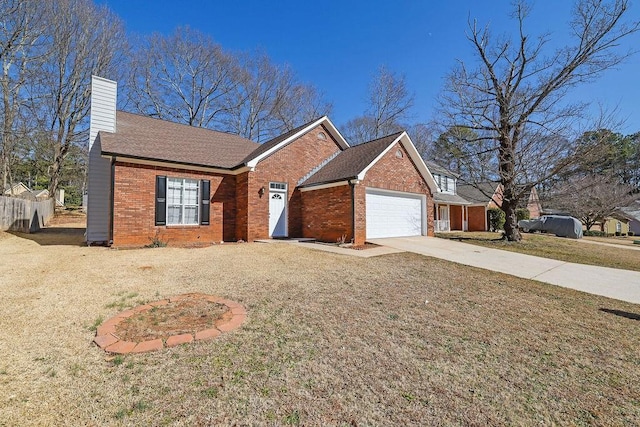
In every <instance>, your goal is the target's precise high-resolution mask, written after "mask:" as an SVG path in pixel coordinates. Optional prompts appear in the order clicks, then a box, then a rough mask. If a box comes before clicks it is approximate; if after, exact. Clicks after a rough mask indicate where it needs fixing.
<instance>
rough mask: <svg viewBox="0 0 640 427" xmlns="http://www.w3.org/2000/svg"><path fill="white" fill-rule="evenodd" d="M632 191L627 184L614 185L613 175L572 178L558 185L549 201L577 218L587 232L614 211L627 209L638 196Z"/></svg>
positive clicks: (616, 182) (615, 182) (615, 183)
mask: <svg viewBox="0 0 640 427" xmlns="http://www.w3.org/2000/svg"><path fill="white" fill-rule="evenodd" d="M632 191H633V187H632V186H631V185H628V184H620V183H618V180H617V177H615V176H613V175H594V174H591V175H587V176H580V177H577V176H576V177H573V178H572V179H570V180H569V181H567V182H565V183H564V184H562V185H560V186H558V188H557V189H556V191H555V192H554V193H553V194H552V195H551V199H550V202H551V203H552V204H553V206H554V207H556V208H558V209H562V210H565V211H567V212H569V213H570V214H571V215H573V216H575V217H576V218H578V219H580V221H582V223H583V224H584V225H585V227H586V228H587V230H590V229H591V227H593V225H594V224H596V223H598V222H601V221H602V220H604V219H605V218H606V217H608V216H610V215H612V214H613V213H614V212H616V210H617V208H620V207H624V206H629V205H631V204H632V203H633V202H634V201H635V200H637V199H638V197H640V196H639V195H638V194H633V193H632Z"/></svg>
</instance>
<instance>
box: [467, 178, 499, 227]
mask: <svg viewBox="0 0 640 427" xmlns="http://www.w3.org/2000/svg"><path fill="white" fill-rule="evenodd" d="M458 194H459V195H460V196H461V197H462V198H463V199H465V200H467V201H468V202H469V205H468V206H467V223H468V228H467V230H468V231H487V230H489V222H488V219H487V211H488V210H489V209H491V208H499V207H500V205H501V203H502V186H501V185H500V184H499V183H497V182H482V183H479V184H477V185H475V186H473V185H471V184H461V185H459V186H458Z"/></svg>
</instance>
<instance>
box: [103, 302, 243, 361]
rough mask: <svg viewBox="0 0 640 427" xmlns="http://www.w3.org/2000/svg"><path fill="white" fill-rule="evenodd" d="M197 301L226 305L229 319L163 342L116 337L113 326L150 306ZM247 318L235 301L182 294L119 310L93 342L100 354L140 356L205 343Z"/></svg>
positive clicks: (160, 340)
mask: <svg viewBox="0 0 640 427" xmlns="http://www.w3.org/2000/svg"><path fill="white" fill-rule="evenodd" d="M187 297H189V298H201V299H204V300H205V301H209V302H213V303H217V304H222V305H226V306H227V307H229V311H230V312H231V315H232V316H231V317H230V318H229V320H228V321H227V322H224V323H220V324H218V326H217V327H212V328H211V329H205V330H202V331H198V332H196V333H195V335H192V334H180V335H172V336H170V337H168V338H167V339H166V340H165V341H164V342H163V340H162V339H159V338H158V339H155V340H150V341H143V342H131V341H122V340H121V339H120V338H119V337H118V336H117V335H116V325H117V324H118V323H120V322H122V321H123V320H125V319H127V318H129V317H131V316H133V315H135V314H137V313H141V312H144V311H147V310H151V309H152V308H153V307H159V306H163V305H167V304H169V303H170V302H175V301H179V300H181V299H184V298H187ZM246 318H247V311H246V310H245V308H244V307H243V306H242V305H241V304H238V303H237V302H235V301H231V300H228V299H224V298H220V297H216V296H213V295H204V294H185V295H177V296H175V297H171V298H169V299H164V300H160V301H155V302H150V303H148V304H145V305H140V306H138V307H135V308H132V309H130V310H126V311H123V312H122V313H120V314H117V315H115V316H114V317H112V318H110V319H109V320H107V321H106V322H104V323H103V324H102V325H100V326H99V327H98V330H97V332H96V337H95V338H94V340H93V342H95V343H96V344H97V345H98V347H100V348H101V349H103V350H104V351H108V352H109V353H119V354H127V353H144V352H147V351H154V350H161V349H162V348H163V347H164V346H166V347H174V346H177V345H180V344H186V343H190V342H192V341H194V340H196V341H199V340H206V339H211V338H215V337H217V336H219V335H220V334H221V333H224V332H230V331H233V330H234V329H237V328H239V327H240V325H242V323H243V322H244V321H245V319H246Z"/></svg>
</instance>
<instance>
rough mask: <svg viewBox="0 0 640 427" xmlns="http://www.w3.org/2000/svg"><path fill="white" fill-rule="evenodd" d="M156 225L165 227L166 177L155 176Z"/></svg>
mask: <svg viewBox="0 0 640 427" xmlns="http://www.w3.org/2000/svg"><path fill="white" fill-rule="evenodd" d="M156 225H167V177H166V176H161V175H158V176H156Z"/></svg>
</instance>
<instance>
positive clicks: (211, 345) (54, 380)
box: [0, 233, 640, 426]
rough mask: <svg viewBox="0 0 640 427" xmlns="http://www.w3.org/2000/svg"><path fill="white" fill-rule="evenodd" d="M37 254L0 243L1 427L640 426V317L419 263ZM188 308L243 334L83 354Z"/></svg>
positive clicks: (260, 250)
mask: <svg viewBox="0 0 640 427" xmlns="http://www.w3.org/2000/svg"><path fill="white" fill-rule="evenodd" d="M80 236H81V234H80ZM46 242H47V243H42V242H41V243H38V242H35V241H33V240H29V239H26V238H23V237H19V236H13V235H7V234H6V233H4V234H3V233H0V260H2V262H1V263H0V291H2V295H3V297H2V298H1V299H0V390H1V392H0V425H7V426H13V425H20V426H25V425H230V424H234V425H318V426H319V425H359V426H363V425H479V426H480V425H482V426H484V425H532V424H543V425H553V424H560V425H602V426H605V425H606V426H615V425H639V424H640V335H639V334H638V330H639V329H638V328H639V327H640V306H638V305H634V304H629V303H624V302H619V301H615V300H611V299H607V298H603V297H598V296H593V295H587V294H582V293H579V292H576V291H572V290H570V289H565V288H560V287H554V286H551V285H545V284H542V283H538V282H534V281H528V280H524V279H518V278H514V277H510V276H506V275H503V274H498V273H488V272H487V271H484V270H480V269H475V268H471V267H465V266H461V265H457V264H452V263H448V262H445V261H440V260H436V259H432V258H428V257H422V256H418V255H413V254H394V255H387V256H382V257H376V258H369V259H361V258H355V257H346V256H340V255H335V254H329V253H324V252H318V251H314V250H311V249H306V248H300V247H295V246H291V245H286V244H271V245H269V244H258V243H256V244H228V245H222V246H215V247H208V248H201V249H179V248H158V249H140V250H126V251H117V250H111V249H106V248H87V247H80V246H71V245H66V246H58V245H55V244H53V243H54V242H55V241H54V240H53V239H52V236H51V235H50V236H49V238H48V239H47V240H46ZM187 292H203V293H208V294H213V295H219V296H224V297H227V298H230V299H232V300H234V301H237V302H240V303H241V304H244V305H245V307H246V308H247V310H248V318H247V321H246V322H245V323H244V324H243V326H242V327H241V328H240V329H238V330H236V331H234V332H231V333H228V334H223V335H222V336H221V337H219V338H217V339H214V340H212V341H199V342H196V343H193V344H187V345H183V346H179V347H175V348H170V349H164V350H162V351H158V352H152V353H145V354H138V355H126V356H117V357H114V356H113V355H108V354H106V353H104V352H103V351H102V350H100V349H99V348H97V347H96V346H95V345H94V344H92V339H93V337H94V334H95V332H94V330H95V327H96V326H97V325H98V324H100V322H101V321H103V320H105V319H108V318H109V317H111V316H113V315H115V314H116V313H118V312H119V311H121V310H124V309H125V308H126V307H131V306H134V305H138V304H142V303H144V302H146V301H155V300H158V299H161V298H164V297H168V296H172V295H177V294H182V293H187Z"/></svg>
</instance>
